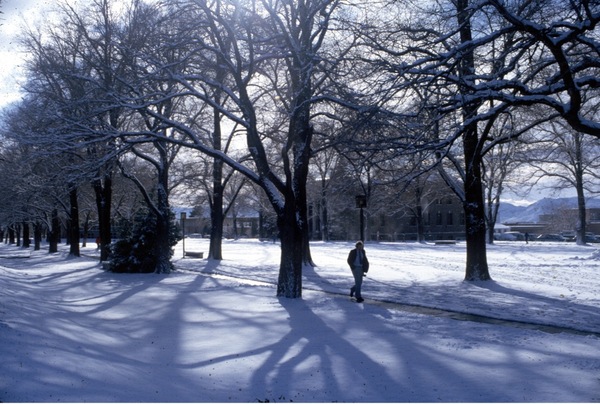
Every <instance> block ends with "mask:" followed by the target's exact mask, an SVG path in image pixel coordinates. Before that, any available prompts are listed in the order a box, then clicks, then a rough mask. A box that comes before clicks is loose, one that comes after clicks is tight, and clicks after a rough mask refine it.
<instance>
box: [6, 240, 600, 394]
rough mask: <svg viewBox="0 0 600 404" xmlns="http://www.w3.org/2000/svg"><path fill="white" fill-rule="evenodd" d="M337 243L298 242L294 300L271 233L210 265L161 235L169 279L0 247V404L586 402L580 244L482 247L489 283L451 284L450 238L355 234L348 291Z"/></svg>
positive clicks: (598, 347) (593, 373)
mask: <svg viewBox="0 0 600 404" xmlns="http://www.w3.org/2000/svg"><path fill="white" fill-rule="evenodd" d="M92 244H93V243H92ZM93 245H94V246H95V244H93ZM185 247H186V250H188V251H204V252H205V254H206V252H207V249H208V240H205V239H186V241H185ZM351 248H352V243H314V244H312V254H313V259H314V261H315V263H316V264H317V265H318V266H317V267H316V268H315V269H314V270H313V269H312V268H305V277H304V296H303V298H302V299H278V298H277V297H275V282H276V280H277V271H278V262H279V246H278V245H277V244H273V243H271V242H259V241H257V240H237V241H224V258H225V259H224V260H223V261H222V262H215V261H209V260H206V259H190V258H185V259H182V258H181V257H182V246H181V244H179V246H178V249H177V250H176V253H175V257H174V262H175V265H176V267H177V271H176V272H174V273H172V274H170V275H154V274H147V275H140V274H113V273H108V272H105V271H103V270H102V269H101V267H100V265H99V264H98V262H97V261H96V260H95V259H94V258H93V256H94V255H96V251H95V249H94V248H87V249H84V250H83V253H84V254H86V255H87V256H84V257H82V258H69V257H67V255H66V253H65V252H66V251H67V247H65V246H63V247H62V249H63V251H62V252H60V253H57V254H52V255H49V254H47V253H46V252H45V251H39V252H34V251H30V250H24V249H22V248H18V247H15V246H7V245H5V244H1V245H0V354H1V355H2V371H1V373H0V401H3V402H7V401H19V402H22V401H38V402H39V401H45V402H48V401H50V402H56V401H68V402H83V401H93V402H117V401H119V402H207V401H209V402H226V401H236V402H258V401H267V400H269V401H271V402H274V401H277V402H289V401H294V402H331V401H344V402H348V401H351V402H408V401H421V402H435V401H443V402H457V401H460V402H474V401H475V402H515V401H516V402H528V401H529V402H531V401H535V402H550V401H551V402H598V401H600V337H599V335H600V280H599V277H598V275H599V274H600V253H599V252H598V248H597V246H592V247H590V246H587V247H584V246H577V245H575V244H572V243H554V244H553V243H540V242H530V243H529V244H527V245H526V244H524V243H523V242H499V243H497V244H496V245H494V246H490V247H489V250H488V262H489V265H490V272H491V275H492V277H493V278H494V281H492V282H474V283H466V282H463V281H462V278H463V276H464V262H465V246H464V244H463V243H459V244H457V245H447V246H435V245H432V244H417V243H387V244H386V243H381V244H376V243H367V244H366V247H365V249H366V251H367V255H368V257H369V259H370V262H371V270H370V271H369V274H368V277H367V278H366V279H365V283H364V286H363V296H364V297H365V298H366V299H367V300H366V301H365V303H362V304H358V303H354V302H352V301H351V300H350V298H349V296H348V293H349V288H350V286H351V284H352V277H351V274H350V271H349V269H348V267H347V265H346V262H345V261H346V256H347V254H348V251H349V250H350V249H351ZM17 257H19V258H17ZM250 280H251V281H252V282H251V281H250ZM380 302H387V303H386V304H383V303H380ZM393 302H396V303H400V304H389V303H393ZM404 305H410V307H406V306H404ZM414 307H416V308H417V309H416V310H415V309H414ZM425 308H436V309H444V310H449V311H450V312H451V313H448V315H443V312H440V311H427V310H425ZM411 310H412V311H411ZM420 310H422V311H423V312H427V313H430V314H421V313H419V311H420ZM455 313H471V314H477V315H481V316H485V317H486V318H493V319H505V320H516V321H518V322H522V323H532V324H538V325H551V326H555V327H554V328H552V329H550V330H551V331H552V332H547V331H543V330H540V329H536V328H535V327H533V328H523V327H522V326H520V325H522V324H520V323H517V324H510V323H505V324H493V323H492V324H490V323H481V322H474V321H457V320H456V319H453V318H452V316H453V315H454V314H455Z"/></svg>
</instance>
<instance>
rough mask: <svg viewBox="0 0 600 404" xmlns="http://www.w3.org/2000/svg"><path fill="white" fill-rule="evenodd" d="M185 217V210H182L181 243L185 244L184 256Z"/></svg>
mask: <svg viewBox="0 0 600 404" xmlns="http://www.w3.org/2000/svg"><path fill="white" fill-rule="evenodd" d="M185 217H186V214H185V212H181V235H182V236H183V239H182V242H181V244H182V246H183V256H184V257H185Z"/></svg>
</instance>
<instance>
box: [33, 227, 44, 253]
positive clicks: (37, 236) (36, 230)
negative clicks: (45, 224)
mask: <svg viewBox="0 0 600 404" xmlns="http://www.w3.org/2000/svg"><path fill="white" fill-rule="evenodd" d="M41 248H42V224H41V223H40V222H35V224H34V225H33V249H34V250H35V251H39V250H40V249H41Z"/></svg>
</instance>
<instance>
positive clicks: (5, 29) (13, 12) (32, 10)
mask: <svg viewBox="0 0 600 404" xmlns="http://www.w3.org/2000/svg"><path fill="white" fill-rule="evenodd" d="M54 3H55V1H52V0H2V2H1V4H0V10H1V11H2V14H0V24H2V25H1V26H0V107H1V106H3V105H5V104H6V103H8V102H10V101H14V100H15V99H18V96H19V93H18V90H19V84H18V82H19V80H20V78H21V75H20V71H19V67H20V66H21V64H22V57H23V55H22V53H20V52H19V51H18V48H17V46H16V39H17V36H18V34H19V32H20V31H21V29H22V27H23V26H24V25H25V24H30V25H33V26H34V25H36V24H37V23H38V22H39V21H40V19H41V18H43V13H42V11H43V10H44V9H45V8H47V7H49V6H51V5H52V4H54Z"/></svg>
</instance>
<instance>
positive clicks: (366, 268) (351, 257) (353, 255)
mask: <svg viewBox="0 0 600 404" xmlns="http://www.w3.org/2000/svg"><path fill="white" fill-rule="evenodd" d="M362 256H363V272H369V260H368V259H367V253H366V252H365V250H364V249H363V250H362ZM355 259H356V248H355V249H353V250H351V251H350V254H348V265H350V269H352V267H353V265H354V260H355Z"/></svg>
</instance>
